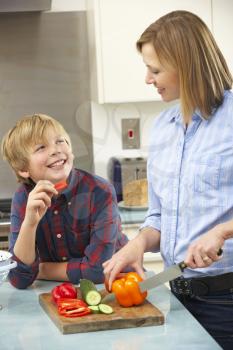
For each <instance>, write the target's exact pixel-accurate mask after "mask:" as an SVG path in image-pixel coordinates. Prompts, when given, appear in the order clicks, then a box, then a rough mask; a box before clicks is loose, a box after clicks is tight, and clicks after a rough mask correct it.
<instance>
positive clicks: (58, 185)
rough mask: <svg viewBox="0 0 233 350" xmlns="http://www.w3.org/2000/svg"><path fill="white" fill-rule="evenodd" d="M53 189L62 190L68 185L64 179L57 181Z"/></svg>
mask: <svg viewBox="0 0 233 350" xmlns="http://www.w3.org/2000/svg"><path fill="white" fill-rule="evenodd" d="M54 187H55V189H56V190H57V191H59V192H61V191H63V190H64V189H65V188H66V187H68V184H67V182H66V181H65V180H62V181H59V182H57V183H56V184H55V185H54Z"/></svg>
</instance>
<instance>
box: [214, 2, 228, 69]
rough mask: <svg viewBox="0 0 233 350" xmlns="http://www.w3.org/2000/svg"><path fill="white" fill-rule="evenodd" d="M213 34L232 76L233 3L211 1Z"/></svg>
mask: <svg viewBox="0 0 233 350" xmlns="http://www.w3.org/2000/svg"><path fill="white" fill-rule="evenodd" d="M212 3H213V7H212V11H213V34H214V37H215V39H216V41H217V44H218V45H219V48H220V50H221V51H222V53H223V55H224V57H225V59H226V61H227V64H228V66H229V69H230V70H231V74H233V45H232V44H231V40H232V38H231V35H232V34H233V21H232V15H233V1H232V0H213V1H212Z"/></svg>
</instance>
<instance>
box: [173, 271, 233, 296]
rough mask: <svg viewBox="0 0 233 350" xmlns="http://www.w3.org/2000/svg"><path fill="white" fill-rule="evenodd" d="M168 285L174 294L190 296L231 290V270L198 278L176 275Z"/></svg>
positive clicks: (232, 276) (232, 285) (232, 282)
mask: <svg viewBox="0 0 233 350" xmlns="http://www.w3.org/2000/svg"><path fill="white" fill-rule="evenodd" d="M170 287H171V290H172V291H173V292H174V293H175V294H179V295H188V296H192V297H193V296H202V295H210V294H212V293H218V292H222V291H228V292H233V272H229V273H224V274H223V275H218V276H208V277H200V278H184V277H178V278H176V279H174V280H173V281H171V282H170Z"/></svg>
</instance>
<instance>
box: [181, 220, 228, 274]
mask: <svg viewBox="0 0 233 350" xmlns="http://www.w3.org/2000/svg"><path fill="white" fill-rule="evenodd" d="M223 244H224V238H223V232H222V230H221V229H220V226H219V225H217V226H215V227H214V228H213V229H211V230H210V231H208V232H207V233H205V234H203V235H202V236H201V237H200V238H199V239H197V240H196V241H194V242H193V243H191V244H190V246H189V248H188V251H187V254H186V257H185V260H184V261H185V263H186V265H187V266H188V267H190V268H192V269H195V268H198V267H207V266H209V265H211V264H212V263H213V262H215V261H218V260H219V259H221V257H222V255H218V252H219V250H220V249H221V248H222V246H223Z"/></svg>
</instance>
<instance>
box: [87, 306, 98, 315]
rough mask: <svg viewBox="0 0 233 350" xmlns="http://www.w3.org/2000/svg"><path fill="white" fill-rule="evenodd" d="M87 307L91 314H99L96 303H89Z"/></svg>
mask: <svg viewBox="0 0 233 350" xmlns="http://www.w3.org/2000/svg"><path fill="white" fill-rule="evenodd" d="M88 308H89V309H90V310H91V312H92V313H93V314H99V313H100V309H99V306H98V305H90V306H88Z"/></svg>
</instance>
